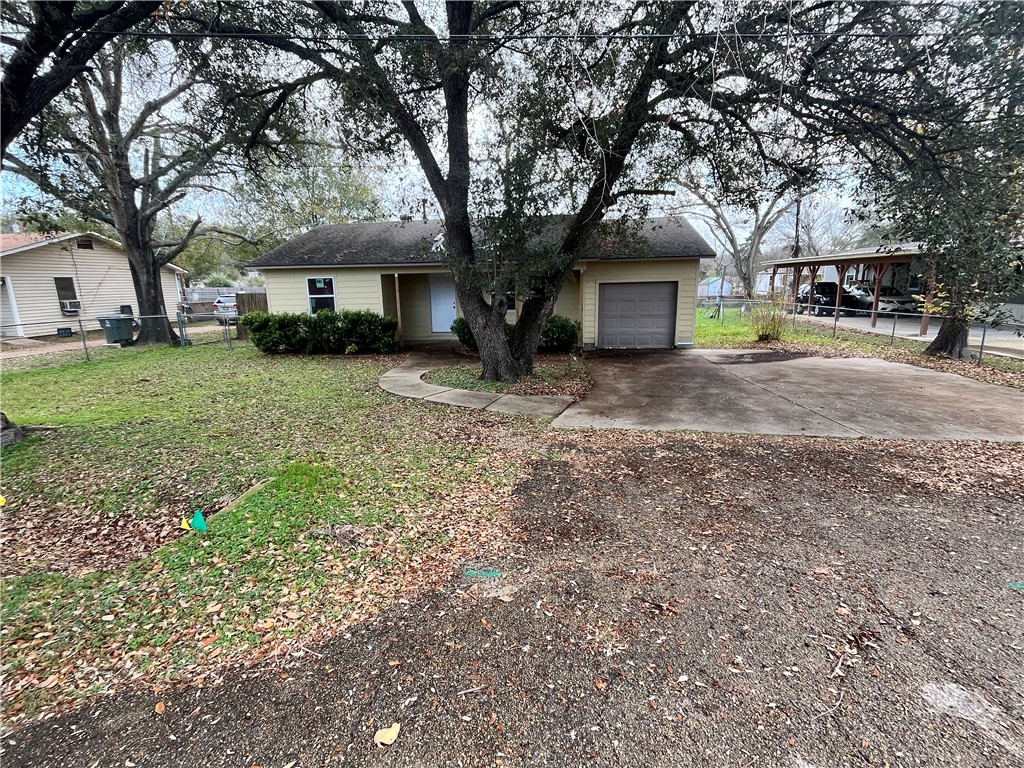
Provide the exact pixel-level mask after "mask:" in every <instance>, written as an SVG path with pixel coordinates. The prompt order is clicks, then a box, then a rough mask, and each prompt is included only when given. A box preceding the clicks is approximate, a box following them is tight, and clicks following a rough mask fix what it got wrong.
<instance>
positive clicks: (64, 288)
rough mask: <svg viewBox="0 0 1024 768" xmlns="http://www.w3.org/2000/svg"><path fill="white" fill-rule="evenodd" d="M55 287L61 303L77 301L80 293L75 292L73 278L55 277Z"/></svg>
mask: <svg viewBox="0 0 1024 768" xmlns="http://www.w3.org/2000/svg"><path fill="white" fill-rule="evenodd" d="M53 286H54V287H55V288H56V289H57V298H58V299H59V300H60V301H77V300H78V291H76V290H75V279H74V278H73V277H55V278H53Z"/></svg>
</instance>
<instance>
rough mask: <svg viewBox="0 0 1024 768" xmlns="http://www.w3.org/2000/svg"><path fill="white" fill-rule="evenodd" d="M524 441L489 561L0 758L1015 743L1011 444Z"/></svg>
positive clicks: (1022, 716) (933, 748)
mask: <svg viewBox="0 0 1024 768" xmlns="http://www.w3.org/2000/svg"><path fill="white" fill-rule="evenodd" d="M544 453H545V458H544V459H542V460H541V461H539V462H538V463H537V464H536V466H535V467H534V470H533V474H532V476H531V477H530V478H529V479H528V480H527V481H525V482H524V483H522V484H521V485H520V486H519V488H518V489H517V492H516V499H517V502H516V505H515V507H514V508H513V509H510V510H508V514H510V515H511V516H512V518H513V521H514V522H515V523H516V526H517V529H518V530H519V531H520V534H521V541H519V542H517V544H516V546H515V547H513V549H512V553H511V554H510V555H509V556H508V557H507V558H505V559H504V560H503V561H502V562H477V563H467V564H466V569H467V570H468V571H469V573H468V574H467V573H465V572H464V573H462V574H459V575H457V577H456V578H455V579H454V580H453V582H452V583H451V585H450V586H449V587H448V588H447V589H444V590H442V591H437V592H433V593H429V594H426V595H423V596H422V597H421V598H419V599H417V600H414V601H413V602H412V603H409V604H401V605H399V606H397V607H396V608H394V609H392V610H390V611H389V612H387V613H385V614H383V615H382V616H380V617H379V618H378V619H377V620H375V621H373V622H370V623H367V624H365V625H362V626H360V627H359V628H358V629H357V630H356V631H354V632H353V633H352V634H351V635H349V636H346V637H343V638H338V639H336V640H333V641H331V642H330V643H328V644H327V645H324V646H321V647H318V648H316V649H308V650H309V652H308V653H307V654H306V655H305V656H304V657H303V658H296V659H292V660H291V661H290V662H288V663H284V664H276V665H267V666H264V667H260V668H252V669H249V670H240V671H237V672H234V673H231V674H229V675H228V676H227V678H226V680H225V682H224V683H223V684H222V685H219V686H216V687H203V686H202V685H201V684H197V685H193V686H191V687H188V688H185V689H182V690H178V691H162V692H152V691H144V692H139V691H134V692H133V691H127V692H123V693H120V694H116V695H113V696H110V697H106V698H103V699H100V700H97V701H94V702H93V703H91V704H90V705H88V706H86V707H84V708H82V709H80V710H78V711H75V712H71V713H68V714H66V715H63V716H60V717H56V718H53V719H50V720H47V721H43V722H37V723H34V724H31V725H28V726H26V727H24V728H21V729H19V730H17V731H15V732H14V733H12V734H8V735H7V736H6V737H5V739H4V747H5V754H4V757H3V763H4V765H5V766H55V765H67V766H72V765H77V766H92V765H96V766H114V765H117V766H133V765H137V766H243V767H244V768H251V767H252V766H262V767H263V768H286V766H291V767H292V768H300V767H305V766H334V765H381V766H424V765H430V766H442V765H443V766H468V765H503V766H526V765H529V766H534V765H551V766H576V765H600V766H618V765H632V766H689V765H694V766H697V765H699V766H743V767H747V766H758V767H760V766H789V767H791V768H826V767H831V766H947V765H965V766H982V765H984V766H996V767H998V766H1005V767H1006V768H1010V767H1011V766H1017V767H1019V766H1021V765H1024V726H1022V724H1024V591H1022V590H1024V585H1021V582H1022V581H1024V550H1022V547H1024V525H1022V523H1024V520H1022V516H1024V512H1022V499H1024V473H1022V472H1021V466H1022V458H1024V454H1022V452H1021V448H1020V447H1019V446H1012V445H1010V446H1007V445H994V444H986V443H927V442H895V441H888V442H887V441H880V440H841V439H829V438H791V437H775V438H771V437H751V436H733V437H729V436H704V435H687V434H678V435H664V434H652V433H646V434H642V433H621V432H607V433H588V432H581V433H567V432H555V431H552V432H550V433H549V443H548V444H547V445H546V446H545V451H544ZM492 570H500V571H501V576H500V577H499V578H492V576H493V574H491V573H489V571H492ZM158 702H162V703H163V707H161V709H162V710H163V712H162V714H158V713H157V712H156V711H154V708H155V706H156V705H157V703H158ZM393 722H399V723H400V724H401V731H400V733H399V735H398V738H397V741H396V742H395V743H394V744H393V745H392V746H389V747H377V746H375V745H374V743H373V737H374V733H375V731H376V730H377V729H378V728H381V727H384V726H389V725H391V724H392V723H393Z"/></svg>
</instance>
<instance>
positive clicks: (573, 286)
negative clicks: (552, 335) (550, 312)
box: [554, 271, 582, 323]
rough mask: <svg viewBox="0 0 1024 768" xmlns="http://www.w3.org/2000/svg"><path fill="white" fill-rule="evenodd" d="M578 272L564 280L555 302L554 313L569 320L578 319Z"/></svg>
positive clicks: (579, 281)
mask: <svg viewBox="0 0 1024 768" xmlns="http://www.w3.org/2000/svg"><path fill="white" fill-rule="evenodd" d="M581 282H582V281H581V277H580V272H578V271H575V272H573V273H572V277H571V278H570V279H568V280H566V281H565V285H563V286H562V291H561V293H559V294H558V300H557V301H556V302H555V311H554V314H556V315H562V317H568V318H569V319H570V320H575V321H576V322H577V323H578V322H579V321H580V288H581Z"/></svg>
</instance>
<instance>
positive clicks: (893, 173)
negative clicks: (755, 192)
mask: <svg viewBox="0 0 1024 768" xmlns="http://www.w3.org/2000/svg"><path fill="white" fill-rule="evenodd" d="M958 26H959V29H958V30H957V31H958V32H959V36H958V37H957V38H956V44H955V45H950V46H949V47H947V48H945V49H943V50H941V55H942V57H943V64H944V66H945V71H946V74H947V78H948V80H949V83H950V90H951V92H952V93H953V94H955V95H956V96H957V97H958V99H959V100H960V101H961V103H963V104H965V105H966V108H965V109H964V111H963V115H962V119H961V120H960V121H958V122H957V123H955V124H946V123H936V122H935V121H932V120H926V119H923V120H921V121H920V122H919V123H918V124H917V125H916V126H915V131H916V132H918V133H919V134H921V135H924V136H929V137H932V138H933V141H930V142H929V143H928V144H927V148H928V151H917V152H914V153H910V152H908V153H907V154H908V157H907V160H906V162H904V163H901V164H891V163H889V164H886V163H878V164H876V165H875V166H873V168H872V170H873V173H872V174H871V175H870V176H868V177H867V180H866V182H865V187H864V189H865V190H866V191H867V195H866V199H867V200H868V201H869V203H870V205H871V208H872V211H873V213H875V214H876V215H877V216H879V217H880V218H882V219H883V221H884V224H885V229H886V230H887V231H888V232H889V233H890V234H891V235H893V236H894V239H896V240H903V241H916V242H920V243H921V248H922V256H923V260H924V263H925V269H924V274H923V275H922V277H924V278H925V280H926V282H927V283H928V284H929V288H930V289H931V290H933V291H934V298H933V301H932V302H931V309H932V310H934V311H937V312H939V313H941V314H942V315H944V316H945V319H944V320H943V323H942V326H941V328H940V329H939V333H938V334H937V336H936V338H935V339H934V340H933V341H932V343H931V344H929V346H928V347H927V349H926V350H925V352H926V353H927V354H931V355H942V356H949V357H952V358H957V359H959V358H966V357H970V354H971V353H970V350H969V349H968V346H967V340H968V333H969V330H970V322H971V320H972V319H973V318H977V317H984V316H992V315H993V313H994V312H996V310H997V307H998V305H999V304H1000V303H1001V301H1003V300H1005V298H1006V297H1008V296H1010V295H1013V294H1016V293H1020V292H1021V291H1022V289H1024V113H1022V111H1021V106H1022V104H1024V53H1022V49H1021V47H1020V40H1021V39H1024V7H1022V6H1020V5H1019V4H1011V3H1007V4H1003V3H982V4H979V11H978V14H977V16H975V17H971V18H968V19H963V20H961V22H960V24H959V25H958ZM981 32H984V33H985V34H981Z"/></svg>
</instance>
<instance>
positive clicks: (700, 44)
mask: <svg viewBox="0 0 1024 768" xmlns="http://www.w3.org/2000/svg"><path fill="white" fill-rule="evenodd" d="M979 7H980V6H979V5H975V4H958V5H953V4H947V3H943V2H935V3H915V4H901V3H875V2H870V3H850V2H814V3H803V2H760V3H745V4H742V5H737V6H733V7H726V6H722V5H717V4H707V3H698V2H673V3H661V2H635V3H619V4H614V5H608V4H605V3H588V2H568V1H566V2H553V3H545V4H533V3H518V2H458V3H448V4H440V3H417V2H414V1H413V0H408V1H407V2H403V3H393V2H384V1H372V0H366V1H364V2H330V1H328V0H322V1H318V2H312V3H303V4H290V5H287V6H285V5H283V4H273V5H270V6H257V7H253V6H239V7H236V8H235V9H234V10H235V12H234V13H232V12H231V6H230V5H229V6H223V7H221V9H220V11H219V13H218V15H217V16H216V18H212V19H205V20H201V21H202V23H204V24H205V27H204V28H205V29H208V30H210V31H212V32H214V33H216V34H231V35H247V36H250V37H251V38H252V39H253V40H254V41H257V42H258V43H259V44H261V45H263V46H267V47H268V48H273V49H277V50H279V51H282V52H284V53H286V54H288V55H290V56H292V57H294V61H295V66H296V67H297V68H301V71H303V72H305V73H306V74H307V75H310V76H313V75H326V76H327V77H328V78H329V81H330V82H331V84H332V86H333V88H334V93H335V97H336V99H337V111H336V120H337V127H338V128H339V131H340V132H341V133H342V134H343V135H344V136H346V137H347V139H348V140H349V142H350V145H351V147H352V148H363V149H365V150H366V151H372V152H381V151H386V150H387V149H388V148H390V147H395V146H396V143H401V144H402V145H403V147H402V148H403V151H411V152H412V153H413V155H414V156H415V158H416V160H417V161H418V163H419V165H420V166H421V168H422V170H423V173H424V176H425V177H426V180H427V183H428V184H429V187H430V189H431V191H432V193H433V195H434V196H435V198H436V199H437V204H438V206H439V208H440V210H441V212H442V215H443V218H444V229H445V245H446V249H447V258H448V261H449V263H450V265H451V267H452V270H453V272H454V274H455V278H456V285H457V291H458V295H459V299H460V303H461V306H462V309H463V312H464V313H465V315H466V318H467V320H468V321H469V323H470V326H471V327H472V329H473V332H474V334H475V336H476V338H477V340H478V342H479V344H480V348H481V356H482V358H483V367H484V374H483V375H484V378H486V379H503V380H513V379H516V378H518V377H519V376H521V375H523V374H524V373H527V372H529V371H530V370H531V368H532V364H533V355H534V351H535V349H536V345H537V341H538V339H539V335H540V332H541V329H542V328H543V325H544V323H545V321H546V320H547V319H548V317H549V316H550V314H551V312H552V309H553V306H554V302H555V299H556V297H557V294H558V292H559V290H560V289H561V287H562V285H563V284H564V282H565V281H566V280H567V279H568V278H569V276H570V275H571V273H572V266H573V264H574V262H575V261H576V260H577V259H578V258H579V257H580V256H582V255H584V254H585V253H586V249H587V247H588V243H589V242H590V239H591V238H592V237H593V236H594V234H595V232H596V231H597V230H598V228H599V227H600V226H601V222H602V219H604V218H605V217H606V216H607V214H608V213H609V212H610V211H612V210H613V209H615V208H622V207H623V206H625V205H627V203H628V201H630V200H640V201H649V199H650V198H649V197H647V195H648V194H650V193H654V192H657V191H658V190H659V189H660V188H661V187H662V186H663V184H664V183H665V182H666V181H668V180H670V179H671V178H673V177H674V176H675V175H677V174H678V171H679V169H680V167H684V166H685V165H686V164H687V163H689V162H691V161H693V160H695V159H699V158H702V157H705V156H706V155H707V153H708V151H709V149H710V148H711V147H713V146H715V145H716V143H717V144H729V143H730V142H737V143H738V144H742V145H751V146H753V147H754V148H755V152H756V153H757V155H758V160H759V161H761V162H764V163H765V164H767V165H775V164H777V163H778V162H779V161H780V159H779V158H776V157H774V156H773V150H772V147H773V146H775V145H777V144H778V141H777V140H778V139H779V138H780V135H779V132H784V134H785V136H784V138H786V139H787V140H789V141H794V142H799V143H800V144H801V146H802V147H803V149H804V150H806V151H809V152H811V153H813V152H815V151H821V152H828V153H829V154H830V156H836V157H843V158H844V159H846V160H847V161H852V160H857V161H861V162H865V163H876V162H880V161H882V160H885V161H886V162H890V161H892V162H897V163H900V162H906V161H908V160H910V159H911V158H913V157H917V156H922V155H928V154H929V152H930V151H931V150H930V146H931V144H933V143H934V135H933V134H932V133H930V132H921V131H919V130H918V126H919V125H920V124H921V123H922V122H923V121H927V122H928V123H929V124H932V125H949V124H952V123H955V122H956V121H957V120H959V119H961V118H962V117H963V115H964V114H965V105H964V103H963V101H962V100H961V99H960V98H959V95H958V93H957V92H956V89H954V88H951V87H950V85H951V84H950V83H949V82H948V81H947V80H946V79H945V78H944V77H943V73H942V71H941V70H942V66H943V61H944V58H945V55H946V53H947V52H948V51H949V50H950V49H951V48H955V47H956V46H957V45H959V38H958V35H960V33H961V31H962V28H963V25H964V23H965V19H968V20H969V19H970V18H973V17H974V16H976V15H977V14H978V13H979ZM197 20H199V19H197ZM993 32H994V33H996V34H998V31H997V30H993ZM967 53H968V55H977V56H979V57H982V58H983V57H984V56H985V55H986V52H985V51H982V50H980V49H978V50H975V51H969V52H967ZM978 63H979V65H983V62H982V61H979V62H978ZM765 126H772V128H771V129H770V130H771V131H772V132H773V134H774V135H771V136H766V135H765V131H766V128H765ZM766 139H771V141H768V140H766ZM639 207H640V208H641V209H642V206H639ZM558 212H560V213H567V214H569V215H568V217H566V218H565V219H564V221H565V222H566V223H565V225H564V227H563V228H562V229H561V231H559V232H558V236H557V238H554V239H552V238H551V237H550V236H549V237H547V238H538V237H534V236H524V235H523V234H522V233H523V232H527V233H529V232H530V230H531V226H532V224H533V223H534V222H537V221H539V220H540V219H539V218H538V217H539V215H541V214H545V213H558ZM517 233H518V234H517ZM510 250H512V251H515V250H518V253H512V254H511V256H512V257H511V258H510ZM495 258H497V259H498V260H499V261H500V263H501V264H503V265H509V264H511V265H513V266H512V267H511V268H510V269H506V270H503V271H500V272H499V270H496V269H494V268H493V264H492V260H493V259H495ZM505 273H509V274H510V275H511V277H510V278H509V279H512V280H514V283H515V289H516V291H517V292H519V294H520V299H521V302H520V305H519V312H518V315H519V319H518V322H517V323H516V326H515V329H514V331H513V333H512V334H511V335H510V336H509V337H508V338H506V335H505V332H504V318H505V311H506V308H507V296H508V286H507V284H502V280H498V279H495V276H496V275H498V276H500V275H501V274H505ZM506 282H507V281H506Z"/></svg>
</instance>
